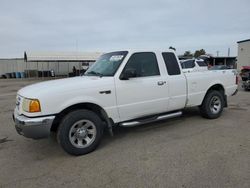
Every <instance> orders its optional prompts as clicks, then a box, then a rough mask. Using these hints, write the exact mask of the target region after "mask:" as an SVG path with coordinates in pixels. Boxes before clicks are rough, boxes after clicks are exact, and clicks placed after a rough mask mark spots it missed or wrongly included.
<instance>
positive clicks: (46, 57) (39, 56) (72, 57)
mask: <svg viewBox="0 0 250 188" xmlns="http://www.w3.org/2000/svg"><path fill="white" fill-rule="evenodd" d="M102 54H103V53H101V52H24V60H25V61H28V62H29V61H30V62H48V61H55V62H70V61H71V62H72V61H74V62H79V61H96V60H97V58H98V57H99V56H100V55H102Z"/></svg>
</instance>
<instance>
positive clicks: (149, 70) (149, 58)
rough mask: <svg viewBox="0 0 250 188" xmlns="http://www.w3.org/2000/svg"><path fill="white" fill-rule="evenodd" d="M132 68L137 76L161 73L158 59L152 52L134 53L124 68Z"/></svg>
mask: <svg viewBox="0 0 250 188" xmlns="http://www.w3.org/2000/svg"><path fill="white" fill-rule="evenodd" d="M126 69H132V70H135V72H136V77H144V76H155V75H160V72H159V68H158V63H157V59H156V56H155V54H154V53H152V52H140V53H134V54H133V55H132V56H131V57H130V58H129V60H128V62H127V64H126V66H125V68H124V70H126Z"/></svg>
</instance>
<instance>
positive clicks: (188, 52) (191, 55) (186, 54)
mask: <svg viewBox="0 0 250 188" xmlns="http://www.w3.org/2000/svg"><path fill="white" fill-rule="evenodd" d="M183 56H185V57H193V54H192V53H191V52H190V51H185V52H184V54H183Z"/></svg>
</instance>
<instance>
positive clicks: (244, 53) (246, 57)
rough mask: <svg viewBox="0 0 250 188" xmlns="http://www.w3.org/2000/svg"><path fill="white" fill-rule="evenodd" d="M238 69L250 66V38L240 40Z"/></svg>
mask: <svg viewBox="0 0 250 188" xmlns="http://www.w3.org/2000/svg"><path fill="white" fill-rule="evenodd" d="M237 43H238V57H237V69H238V70H240V69H241V67H242V66H250V39H247V40H242V41H238V42H237Z"/></svg>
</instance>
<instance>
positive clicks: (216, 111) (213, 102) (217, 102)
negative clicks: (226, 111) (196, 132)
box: [200, 90, 225, 119]
mask: <svg viewBox="0 0 250 188" xmlns="http://www.w3.org/2000/svg"><path fill="white" fill-rule="evenodd" d="M224 105H225V102H224V99H223V95H222V93H221V92H219V91H216V90H211V91H209V92H208V93H207V94H206V96H205V98H204V100H203V102H202V104H201V106H200V113H201V115H202V116H203V117H205V118H208V119H216V118H218V117H220V115H221V113H222V111H223V107H224Z"/></svg>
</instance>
